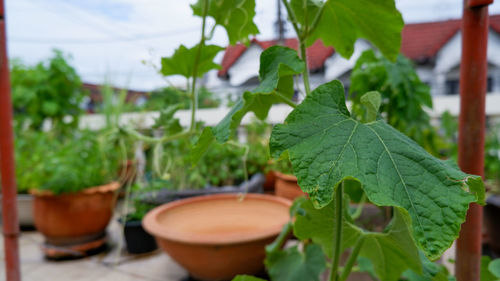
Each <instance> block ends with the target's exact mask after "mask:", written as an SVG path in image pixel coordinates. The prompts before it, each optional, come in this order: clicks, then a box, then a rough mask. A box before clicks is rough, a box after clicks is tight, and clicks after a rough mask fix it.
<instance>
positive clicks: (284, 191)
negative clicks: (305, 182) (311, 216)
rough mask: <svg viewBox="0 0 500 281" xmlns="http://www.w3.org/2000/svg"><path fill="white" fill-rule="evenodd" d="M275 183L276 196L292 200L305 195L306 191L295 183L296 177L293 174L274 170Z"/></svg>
mask: <svg viewBox="0 0 500 281" xmlns="http://www.w3.org/2000/svg"><path fill="white" fill-rule="evenodd" d="M275 175H276V184H275V188H276V190H275V194H276V196H279V197H283V198H286V199H289V200H294V199H295V198H297V197H300V196H307V193H305V192H304V191H302V189H300V186H299V185H298V184H297V177H295V176H293V175H285V174H282V173H280V172H275Z"/></svg>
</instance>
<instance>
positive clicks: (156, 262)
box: [0, 219, 187, 281]
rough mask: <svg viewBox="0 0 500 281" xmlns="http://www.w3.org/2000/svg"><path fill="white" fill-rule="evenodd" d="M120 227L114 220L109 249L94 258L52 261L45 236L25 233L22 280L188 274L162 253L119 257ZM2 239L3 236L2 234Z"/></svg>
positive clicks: (163, 278) (175, 279)
mask: <svg viewBox="0 0 500 281" xmlns="http://www.w3.org/2000/svg"><path fill="white" fill-rule="evenodd" d="M120 231H121V229H120V224H119V223H118V222H117V221H116V220H115V219H114V220H112V222H111V223H110V225H109V226H108V235H109V246H110V247H109V250H108V251H107V252H103V253H100V254H97V255H94V256H91V257H87V258H83V259H78V260H69V261H49V260H47V259H45V258H44V257H43V254H42V251H41V250H40V245H41V243H42V242H43V236H42V235H41V234H40V233H39V232H36V231H22V233H21V237H20V239H19V247H20V256H21V277H22V280H23V281H59V280H61V281H63V280H64V281H67V280H72V281H80V280H93V281H104V280H106V281H115V280H116V281H131V280H151V281H157V280H158V281H180V280H183V279H185V278H186V277H187V273H186V271H185V270H184V269H182V268H181V267H180V266H179V265H178V264H176V263H175V262H174V261H173V260H172V259H171V258H170V257H168V256H167V255H166V254H165V253H163V252H162V251H160V250H157V251H155V252H153V253H151V254H146V255H128V254H126V252H124V251H122V254H121V255H118V242H119V239H120ZM0 237H1V235H0ZM3 246H4V245H3V237H1V238H0V262H1V264H0V280H4V278H5V262H4V251H3Z"/></svg>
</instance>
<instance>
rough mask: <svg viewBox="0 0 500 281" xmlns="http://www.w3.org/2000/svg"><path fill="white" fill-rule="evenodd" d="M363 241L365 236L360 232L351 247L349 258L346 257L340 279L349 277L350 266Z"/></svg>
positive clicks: (352, 264) (356, 256)
mask: <svg viewBox="0 0 500 281" xmlns="http://www.w3.org/2000/svg"><path fill="white" fill-rule="evenodd" d="M363 242H365V236H364V235H363V234H361V236H359V238H358V241H356V244H355V245H354V248H353V249H352V252H351V255H350V256H349V259H347V262H346V264H345V266H344V270H343V271H342V275H340V281H344V280H346V279H347V277H349V274H351V271H352V268H353V266H354V264H355V263H356V260H357V259H358V255H359V252H360V251H361V247H363Z"/></svg>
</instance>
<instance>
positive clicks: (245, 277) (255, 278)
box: [232, 275, 266, 281]
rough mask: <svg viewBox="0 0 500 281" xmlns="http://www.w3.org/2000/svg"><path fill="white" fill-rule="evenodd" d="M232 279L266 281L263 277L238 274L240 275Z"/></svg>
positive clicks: (236, 280)
mask: <svg viewBox="0 0 500 281" xmlns="http://www.w3.org/2000/svg"><path fill="white" fill-rule="evenodd" d="M232 281H266V280H264V279H261V278H257V277H253V276H250V275H238V276H236V277H234V278H233V280H232Z"/></svg>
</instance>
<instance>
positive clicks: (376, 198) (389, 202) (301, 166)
mask: <svg viewBox="0 0 500 281" xmlns="http://www.w3.org/2000/svg"><path fill="white" fill-rule="evenodd" d="M228 3H229V1H224V0H199V1H198V2H197V3H196V4H194V5H193V6H192V8H193V10H194V14H195V15H197V16H201V17H202V21H203V23H204V24H203V28H202V40H201V41H200V43H199V45H198V47H199V49H202V50H205V51H206V52H210V54H213V53H216V52H217V50H216V47H214V46H204V38H205V22H206V19H205V18H206V17H207V16H209V17H212V18H213V19H214V20H215V23H216V24H221V25H222V26H223V27H225V28H226V31H227V33H228V35H229V38H230V39H231V37H232V35H233V37H232V38H235V37H234V36H240V35H241V31H249V30H248V29H245V28H244V27H246V26H252V24H253V21H252V20H253V15H254V13H253V7H254V2H253V1H250V0H245V1H241V3H240V4H241V5H236V6H235V5H230V4H228ZM282 3H283V5H284V6H285V8H286V10H287V14H288V17H289V20H290V22H291V24H292V26H293V29H294V31H295V33H296V35H297V37H298V39H299V48H298V52H297V51H295V50H293V49H289V48H285V47H282V46H274V47H270V48H268V49H266V50H265V51H264V52H262V55H261V58H260V71H259V78H260V85H259V86H258V87H257V88H256V89H254V90H252V91H248V92H245V93H244V94H243V98H242V99H241V100H239V101H238V102H236V104H235V105H234V107H233V109H232V110H231V111H230V112H229V113H228V115H227V116H226V117H225V118H224V119H223V120H222V121H221V122H220V123H219V124H218V125H216V126H214V127H206V128H204V130H203V132H202V133H201V135H200V137H199V139H198V142H197V144H196V146H195V147H194V149H193V150H192V151H191V154H192V159H193V161H195V162H197V161H198V160H199V159H200V157H201V156H202V155H203V153H205V152H207V151H208V150H209V148H210V146H211V145H212V144H213V143H215V142H219V143H225V142H231V140H230V138H231V136H232V135H234V133H235V131H236V128H237V127H238V126H239V124H240V122H241V120H242V119H243V117H244V116H245V114H246V113H248V112H253V113H254V114H255V115H256V116H257V117H258V118H259V119H261V120H263V119H265V118H266V117H267V114H268V111H269V109H270V107H271V106H272V105H273V104H275V103H286V104H288V105H290V106H291V107H293V108H294V109H293V111H292V112H291V113H290V114H289V115H288V117H287V118H286V120H285V122H284V124H278V125H276V126H275V127H274V128H273V130H272V134H271V137H270V152H271V155H272V156H273V157H275V158H278V157H281V158H285V159H286V158H288V159H290V161H291V164H292V166H293V173H294V175H295V176H296V177H297V178H298V183H299V185H300V187H301V188H302V190H303V191H304V192H306V193H308V194H309V198H310V200H307V199H302V200H300V201H298V202H296V203H295V205H294V207H292V214H293V215H294V217H295V219H294V220H293V221H292V222H291V223H289V224H288V225H286V226H285V227H284V229H283V232H282V234H280V236H279V237H278V239H277V241H275V243H273V244H272V245H270V246H269V247H268V249H267V258H266V267H267V270H268V273H269V276H270V278H271V280H273V281H294V280H297V281H299V280H300V281H302V280H310V281H313V280H319V276H320V274H321V273H322V272H323V271H325V270H326V268H327V261H329V262H330V266H329V280H346V279H347V277H348V276H349V275H350V273H351V272H352V270H353V269H354V268H355V266H357V267H362V265H366V262H364V260H369V261H370V263H371V267H372V268H373V273H374V276H376V278H379V279H381V280H384V281H391V280H398V279H399V278H400V277H401V276H402V275H406V272H407V271H412V272H414V274H415V275H417V276H420V277H422V278H428V279H431V280H432V279H433V278H435V277H436V278H437V276H441V275H440V273H439V272H441V271H440V270H436V268H435V267H434V266H431V265H433V263H431V262H430V261H429V260H435V259H437V258H439V257H440V256H441V254H442V253H443V252H444V251H445V250H446V249H447V248H448V247H449V246H450V245H451V243H452V242H453V241H454V240H455V239H456V238H457V237H458V234H459V230H460V225H461V224H462V223H463V222H464V220H465V215H466V212H467V209H468V206H469V204H470V203H472V202H477V203H479V204H484V186H483V183H482V180H481V178H480V177H478V176H474V175H468V174H465V173H463V172H462V171H460V170H459V169H458V167H457V166H456V165H454V164H452V163H450V162H445V161H442V160H439V159H437V158H434V157H433V156H432V155H430V154H429V153H428V152H426V151H425V150H424V149H422V148H421V147H420V146H419V145H417V144H416V143H415V142H414V141H412V140H411V139H410V138H408V137H407V136H405V135H404V134H402V133H400V132H399V131H398V130H397V129H395V128H393V127H391V126H390V125H389V124H387V123H386V122H385V121H383V119H382V116H381V114H380V113H379V108H380V106H381V105H383V104H384V102H385V101H384V100H383V95H381V94H380V93H378V92H374V91H373V90H377V89H368V88H366V89H364V90H363V92H357V97H358V98H359V102H360V104H361V106H362V110H363V112H361V111H357V112H356V114H357V115H358V116H359V117H360V119H361V120H357V119H356V118H353V115H352V114H351V112H349V110H348V109H347V106H346V103H345V94H344V87H343V86H342V84H341V83H340V82H338V81H332V82H329V83H326V84H324V85H321V86H319V87H318V88H316V89H314V90H313V89H311V88H310V85H309V72H308V68H307V58H306V55H305V54H306V47H307V46H309V45H311V44H313V43H314V42H315V41H316V40H317V39H321V40H322V41H323V43H324V44H325V45H327V46H333V47H334V48H335V50H336V52H338V53H339V54H340V55H342V56H344V57H346V58H349V57H350V56H351V55H352V53H353V50H354V43H355V41H356V40H357V39H358V38H364V39H367V40H369V41H370V42H371V43H372V44H373V45H374V46H375V47H377V48H378V49H379V50H380V52H381V53H382V54H383V55H384V56H385V57H387V58H388V59H389V60H391V61H396V59H397V57H398V52H399V46H400V40H401V36H400V32H401V29H402V28H403V24H404V23H403V20H402V17H401V15H400V14H399V12H398V11H397V10H396V7H395V4H394V2H393V1H392V0H383V1H368V0H356V1H333V0H327V1H311V0H290V1H288V0H283V1H282ZM232 9H236V10H237V11H234V10H232ZM236 12H238V13H241V14H245V17H238V25H232V26H231V25H229V24H231V23H232V24H235V23H234V22H231V19H233V18H232V17H231V16H230V15H232V14H235V13H236ZM228 17H229V18H228ZM236 27H241V28H239V29H238V28H236ZM235 28H236V29H235ZM255 31H256V30H255ZM248 34H251V32H247V33H246V34H245V35H248ZM246 37H247V36H244V37H243V38H246ZM230 41H231V43H234V40H230ZM189 52H190V50H189V49H187V48H184V47H183V46H181V47H180V48H179V49H178V50H177V51H176V54H179V56H178V57H177V60H176V64H177V65H180V64H182V63H181V62H183V63H185V64H187V65H188V66H189V65H191V63H192V62H193V58H195V60H196V58H199V57H200V56H199V54H200V51H198V56H194V55H191V54H190V53H189ZM181 53H182V54H183V56H180V54H181ZM299 55H300V57H299ZM174 56H175V55H174ZM203 57H208V56H203ZM210 58H211V59H212V58H213V56H211V57H210ZM194 63H195V65H197V64H196V61H194ZM203 65H204V66H207V65H209V66H211V65H213V63H211V60H210V62H205V63H204V64H203ZM403 69H404V67H403ZM396 71H398V72H401V69H397V68H396ZM403 73H404V71H403ZM177 74H181V73H177ZM400 74H402V73H400ZM297 75H301V76H302V79H303V82H304V89H305V92H306V95H307V96H306V98H305V100H304V101H303V102H302V103H301V104H299V105H296V104H295V103H294V102H293V101H291V97H292V95H293V93H294V79H293V78H294V76H297ZM405 75H409V76H408V77H405V78H409V79H410V82H409V83H416V84H418V85H420V86H423V85H422V84H421V83H420V82H419V80H418V77H417V78H415V77H412V73H411V71H410V72H407V73H406V74H405ZM195 76H196V75H194V77H195ZM407 83H408V82H404V81H403V82H402V84H401V85H402V87H403V88H404V87H405V86H404V85H405V84H407ZM419 83H420V84H419ZM396 84H397V87H395V88H394V89H392V90H393V91H396V92H397V91H400V90H401V89H399V87H400V86H399V83H396ZM353 86H354V88H355V87H356V85H351V87H353ZM361 88H362V87H360V89H361ZM421 88H422V89H423V87H421ZM382 90H383V89H382ZM359 91H361V90H359ZM365 92H367V93H365ZM424 92H425V91H423V90H422V91H420V90H419V91H418V92H417V93H416V94H417V96H418V97H419V98H421V100H419V102H420V103H419V104H424V105H426V104H427V105H428V104H429V101H428V100H426V98H428V92H427V94H426V93H424ZM403 101H405V100H404V99H402V100H400V102H403ZM406 102H408V101H407V100H406ZM416 108H417V109H419V110H421V107H418V106H417V107H416ZM360 110H361V109H360ZM398 110H403V109H402V107H398ZM412 114H413V113H412ZM393 121H400V120H393ZM424 121H425V120H424ZM389 122H391V120H390V119H389ZM402 129H405V128H402ZM417 139H418V138H417ZM356 192H357V193H359V192H361V193H362V194H363V195H361V197H365V198H366V199H365V200H366V201H369V202H371V203H373V204H375V205H377V206H387V207H390V209H391V210H392V220H391V222H390V223H389V225H388V226H387V227H386V228H385V230H384V231H382V232H372V231H369V230H366V229H363V228H361V227H359V226H358V225H357V224H356V220H355V216H354V214H353V215H352V214H351V213H350V208H349V202H350V201H351V199H350V197H351V196H353V195H354V194H353V193H356ZM358 195H359V194H358ZM353 217H354V218H353ZM291 231H293V232H294V234H295V236H296V237H298V238H299V239H300V240H301V244H302V245H303V247H292V248H289V249H286V250H282V249H281V246H282V243H283V241H284V239H285V238H286V237H287V236H288V235H289V232H291ZM342 253H346V254H348V255H349V257H348V258H347V261H346V262H345V264H341V263H340V256H341V254H342ZM237 278H239V279H237V280H256V279H255V278H252V277H246V276H245V277H237Z"/></svg>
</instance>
